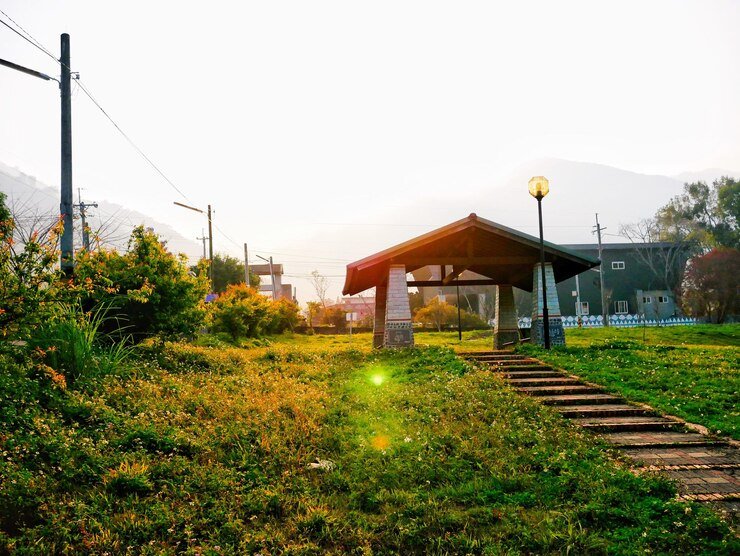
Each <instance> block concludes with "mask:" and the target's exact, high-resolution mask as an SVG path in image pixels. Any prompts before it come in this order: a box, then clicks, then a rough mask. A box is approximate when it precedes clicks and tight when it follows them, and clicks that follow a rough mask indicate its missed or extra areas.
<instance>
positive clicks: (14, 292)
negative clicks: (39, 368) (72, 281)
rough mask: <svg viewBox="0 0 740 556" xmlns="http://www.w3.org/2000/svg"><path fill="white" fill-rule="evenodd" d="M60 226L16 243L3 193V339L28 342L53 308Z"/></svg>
mask: <svg viewBox="0 0 740 556" xmlns="http://www.w3.org/2000/svg"><path fill="white" fill-rule="evenodd" d="M58 232H59V227H58V226H57V227H54V228H53V229H52V230H51V232H50V233H49V234H48V235H46V236H41V235H40V234H39V233H37V232H32V233H31V234H29V237H28V238H26V241H24V242H16V241H15V240H14V222H13V218H12V217H11V214H10V211H9V210H8V208H7V207H6V206H5V194H4V193H0V339H2V340H7V339H26V338H28V336H29V335H30V333H31V331H32V329H33V328H34V326H36V325H38V324H39V323H41V322H44V321H45V320H46V319H47V318H48V317H49V314H50V312H51V311H52V309H53V307H52V304H51V303H50V302H51V301H52V300H53V297H54V295H55V290H54V288H53V287H52V285H53V284H54V283H55V282H56V281H57V279H58V278H59V276H58V274H57V272H56V271H55V270H54V263H55V262H56V256H57V252H56V243H57V238H58Z"/></svg>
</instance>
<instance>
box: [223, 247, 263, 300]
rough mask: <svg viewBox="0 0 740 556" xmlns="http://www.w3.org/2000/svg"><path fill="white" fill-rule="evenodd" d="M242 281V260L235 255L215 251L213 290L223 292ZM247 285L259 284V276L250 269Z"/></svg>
mask: <svg viewBox="0 0 740 556" xmlns="http://www.w3.org/2000/svg"><path fill="white" fill-rule="evenodd" d="M243 283H244V261H240V260H239V259H237V258H236V257H231V256H230V255H224V254H222V253H216V254H215V255H214V256H213V291H214V292H216V293H223V292H225V291H226V288H228V287H229V286H231V285H236V284H243ZM249 285H250V286H254V287H257V286H259V285H260V279H259V276H255V275H254V274H252V272H251V271H250V273H249Z"/></svg>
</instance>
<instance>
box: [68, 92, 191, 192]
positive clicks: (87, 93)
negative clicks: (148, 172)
mask: <svg viewBox="0 0 740 556" xmlns="http://www.w3.org/2000/svg"><path fill="white" fill-rule="evenodd" d="M77 84H78V85H79V86H80V89H82V92H83V93H85V94H86V95H87V97H88V98H89V99H90V100H91V101H92V103H93V104H94V105H95V106H97V107H98V109H99V110H100V111H101V112H102V113H103V115H104V116H105V117H106V118H108V121H110V123H111V124H113V127H115V128H116V129H117V130H118V132H119V133H120V134H121V135H122V136H123V138H124V139H126V141H128V143H129V145H131V146H132V147H133V148H134V150H135V151H136V152H138V153H139V154H140V155H141V157H142V158H143V159H144V160H146V161H147V162H148V163H149V165H150V166H151V167H152V168H154V170H155V171H156V172H157V173H158V174H159V175H160V176H161V177H162V178H163V179H164V181H166V182H167V183H168V184H169V185H170V186H171V187H172V188H173V189H174V190H175V191H177V192H178V193H179V194H180V195H181V196H182V197H183V198H184V199H185V200H187V201H190V202H192V201H191V200H190V198H189V197H188V196H187V195H185V193H183V192H182V190H181V189H180V188H179V187H177V186H176V185H175V184H174V182H173V181H172V180H171V179H170V178H168V177H167V175H166V174H165V173H164V172H163V171H162V170H160V168H159V166H157V165H156V164H155V163H154V162H153V161H152V159H151V158H149V157H148V156H147V155H146V153H144V151H142V150H141V149H140V148H139V146H138V145H137V144H136V143H134V141H133V140H132V139H131V137H129V136H128V135H127V134H126V132H125V131H123V129H121V126H119V125H118V124H117V123H116V121H115V120H114V119H113V118H112V117H111V115H110V114H108V112H106V110H105V109H104V108H103V107H102V106H101V105H100V103H99V102H98V101H97V100H95V97H94V96H93V95H92V93H91V92H90V91H88V90H87V87H85V86H84V85H83V84H82V82H81V81H80V80H79V79H78V80H77Z"/></svg>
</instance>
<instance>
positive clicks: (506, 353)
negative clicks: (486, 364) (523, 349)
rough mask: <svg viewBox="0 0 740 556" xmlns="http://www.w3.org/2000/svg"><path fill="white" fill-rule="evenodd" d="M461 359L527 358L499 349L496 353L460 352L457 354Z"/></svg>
mask: <svg viewBox="0 0 740 556" xmlns="http://www.w3.org/2000/svg"><path fill="white" fill-rule="evenodd" d="M457 354H458V355H459V356H461V357H492V356H496V355H513V356H514V357H525V356H524V355H518V354H515V353H514V352H513V351H512V350H509V349H497V350H495V351H460V352H458V353H457Z"/></svg>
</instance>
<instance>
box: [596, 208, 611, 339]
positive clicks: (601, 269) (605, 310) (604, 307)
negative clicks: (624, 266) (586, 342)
mask: <svg viewBox="0 0 740 556" xmlns="http://www.w3.org/2000/svg"><path fill="white" fill-rule="evenodd" d="M602 230H606V228H602V227H601V224H599V213H598V212H597V213H596V226H594V231H593V232H592V233H595V234H596V237H597V239H598V241H599V260H600V261H601V264H600V265H599V282H600V284H601V288H600V289H601V318H602V319H603V320H604V326H609V306H608V305H607V303H606V284H605V283H604V259H603V257H602V251H603V250H602V247H601V232H602Z"/></svg>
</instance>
